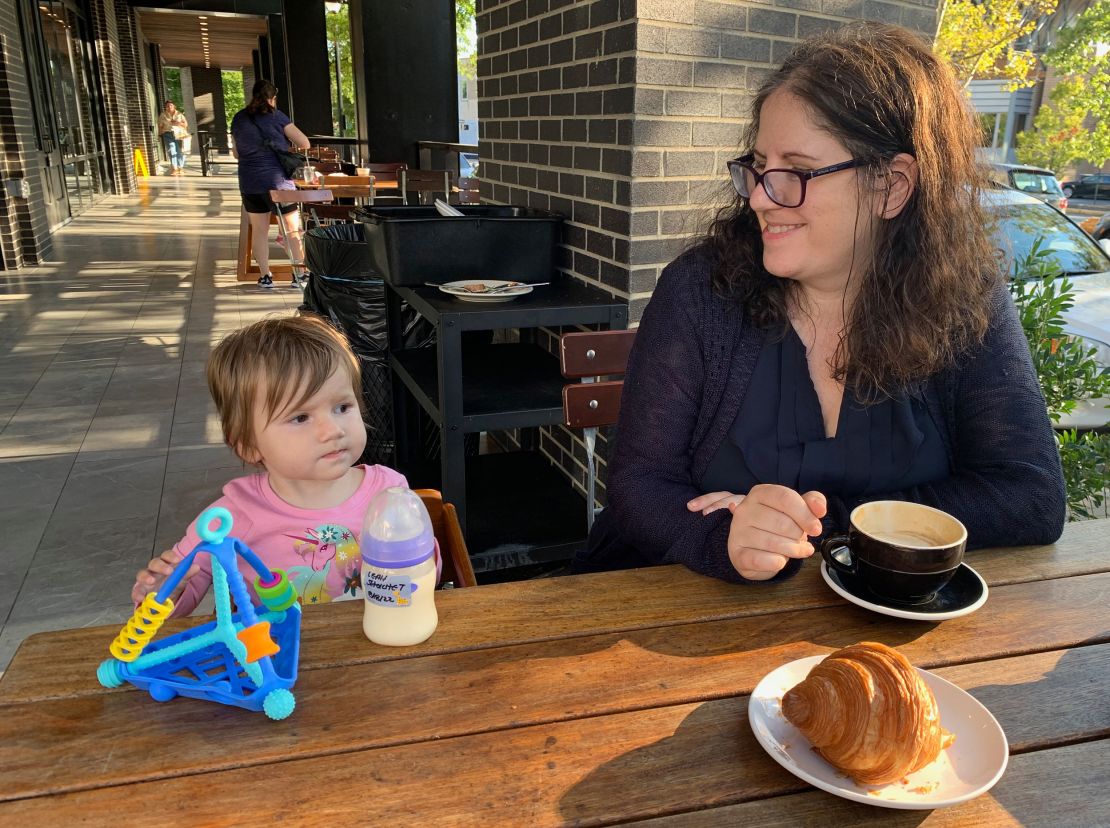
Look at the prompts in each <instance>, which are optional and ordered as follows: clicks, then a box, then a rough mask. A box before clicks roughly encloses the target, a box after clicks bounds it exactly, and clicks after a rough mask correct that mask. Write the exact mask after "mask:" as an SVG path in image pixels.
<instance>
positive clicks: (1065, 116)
mask: <svg viewBox="0 0 1110 828" xmlns="http://www.w3.org/2000/svg"><path fill="white" fill-rule="evenodd" d="M1044 62H1045V63H1046V64H1047V65H1049V66H1051V67H1052V68H1053V69H1054V70H1055V71H1056V72H1057V73H1058V74H1059V75H1062V76H1063V77H1062V80H1061V81H1060V83H1058V84H1057V85H1056V87H1055V88H1054V89H1053V90H1052V92H1051V94H1050V95H1049V100H1048V101H1047V102H1046V103H1045V104H1044V105H1042V107H1041V109H1040V111H1039V112H1038V113H1037V117H1036V120H1035V121H1034V123H1033V129H1032V130H1027V131H1026V132H1023V133H1021V134H1020V135H1019V136H1018V158H1019V159H1021V160H1022V161H1025V162H1027V163H1038V164H1044V165H1045V166H1049V167H1050V168H1051V169H1054V170H1058V169H1060V168H1062V167H1065V166H1067V165H1068V164H1070V163H1071V162H1073V161H1075V160H1077V159H1081V158H1082V159H1086V160H1087V161H1090V162H1091V163H1093V164H1094V165H1095V166H1097V167H1101V166H1102V165H1103V164H1105V163H1106V162H1107V160H1110V118H1108V117H1107V110H1108V108H1110V0H1098V2H1096V3H1093V4H1092V5H1090V6H1088V7H1087V9H1086V10H1084V12H1083V13H1082V14H1080V15H1079V17H1078V18H1077V19H1076V21H1075V24H1074V25H1072V26H1068V27H1067V28H1064V29H1062V30H1061V31H1060V32H1059V33H1058V34H1057V37H1056V42H1055V44H1054V45H1053V46H1052V48H1051V49H1049V50H1048V52H1047V53H1046V54H1045V56H1044ZM1050 161H1051V163H1050Z"/></svg>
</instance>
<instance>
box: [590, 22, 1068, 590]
mask: <svg viewBox="0 0 1110 828" xmlns="http://www.w3.org/2000/svg"><path fill="white" fill-rule="evenodd" d="M977 137H978V136H977V131H976V127H975V125H974V122H973V120H972V118H971V115H970V113H969V112H968V110H967V109H966V107H965V104H964V101H963V98H962V96H961V94H960V91H959V89H958V88H957V86H956V84H955V82H954V80H953V77H952V75H951V73H950V71H949V70H948V68H947V67H946V66H945V65H944V64H942V63H941V62H940V61H938V60H937V59H936V58H935V57H934V56H933V54H932V52H931V51H930V50H929V48H928V46H927V45H926V44H925V43H923V42H922V41H921V40H920V39H918V38H917V37H916V36H915V35H913V34H911V33H910V32H908V31H906V30H904V29H901V28H898V27H893V26H886V25H873V24H853V25H850V26H847V27H844V28H843V29H841V30H839V31H837V32H834V33H830V34H827V35H822V36H819V37H817V38H814V39H812V40H809V41H806V42H804V43H802V44H800V45H799V46H798V47H797V48H796V49H795V50H794V52H793V53H792V54H791V56H790V57H789V58H787V60H786V63H785V64H784V65H783V66H782V68H781V69H779V70H778V71H777V72H776V73H775V74H774V75H772V76H771V77H770V78H768V80H767V81H766V82H765V83H764V85H763V87H762V89H760V91H759V92H758V94H757V96H756V97H755V99H754V101H753V105H752V123H751V126H750V128H749V130H748V132H747V135H746V137H745V146H746V147H747V151H746V152H745V153H744V154H743V155H742V156H741V157H740V158H738V159H736V160H735V161H731V162H729V164H728V166H729V171H730V173H731V175H732V179H733V184H734V186H735V188H736V192H737V198H736V200H735V202H734V203H733V204H732V205H730V206H728V207H726V208H724V209H723V210H721V211H720V212H719V213H718V215H717V218H716V220H715V221H714V222H713V224H712V226H711V228H710V230H709V232H708V234H707V235H706V236H705V237H704V238H703V239H701V240H700V242H699V243H698V244H696V245H695V246H694V247H693V248H692V249H691V250H690V251H688V252H687V253H685V254H683V255H682V256H681V257H679V258H678V259H677V260H676V261H675V262H673V263H671V265H670V266H668V267H667V268H666V270H664V272H663V275H662V277H661V278H660V280H659V284H658V286H657V287H656V290H655V293H654V295H653V296H652V299H651V302H650V303H649V305H648V307H647V309H646V310H645V312H644V317H643V320H642V321H641V325H640V329H639V332H638V334H637V339H636V345H635V348H634V349H633V352H632V354H631V357H630V360H629V368H628V373H627V375H626V380H625V387H624V398H623V403H622V407H621V417H620V421H619V425H618V430H617V439H616V443H615V447H614V451H613V455H612V457H611V460H610V474H609V481H608V497H609V507H608V508H607V509H606V510H605V511H604V512H603V513H602V516H601V517H599V519H598V521H597V523H596V524H595V526H594V530H593V532H592V533H591V535H590V542H589V545H588V549H587V551H586V553H585V554H584V555H583V556H582V557H581V558H580V559H579V560H578V561H576V566H575V568H576V569H577V570H579V571H589V570H593V569H604V568H615V567H622V566H637V565H645V564H657V563H683V564H685V565H686V566H688V567H689V568H691V569H693V570H695V571H697V572H701V573H704V574H707V575H712V576H715V577H718V578H723V579H726V580H731V581H743V580H748V581H756V580H768V579H772V578H776V577H785V576H787V575H789V574H791V573H792V572H794V571H796V569H797V568H798V567H799V566H800V564H801V559H803V558H806V557H809V556H810V555H812V554H813V551H814V547H813V545H812V543H811V540H810V539H811V538H814V537H816V536H819V535H821V534H823V533H824V532H826V531H828V530H830V529H834V528H835V529H843V528H845V527H846V525H847V517H848V514H849V512H850V511H851V509H852V508H854V506H856V505H857V504H859V503H861V502H866V501H871V500H882V499H897V500H912V501H917V502H920V503H925V504H928V505H930V506H934V507H937V508H940V509H943V510H945V511H947V512H949V513H951V514H953V515H955V516H956V517H957V518H959V519H960V520H961V521H963V523H964V525H965V526H966V527H967V529H968V535H969V545H970V546H980V547H982V546H995V545H1017V544H1039V543H1049V542H1051V541H1054V540H1055V539H1056V538H1057V537H1059V535H1060V532H1061V530H1062V526H1063V521H1064V513H1065V497H1064V485H1063V478H1062V473H1061V469H1060V461H1059V455H1058V453H1057V450H1056V444H1055V441H1054V438H1053V435H1052V429H1051V426H1050V424H1049V421H1048V416H1047V413H1046V408H1045V403H1044V398H1043V396H1042V394H1041V391H1040V387H1039V385H1038V383H1037V377H1036V374H1035V372H1034V370H1033V367H1032V363H1031V360H1030V357H1029V350H1028V346H1027V344H1026V341H1025V338H1024V335H1023V333H1022V329H1021V326H1020V324H1019V322H1018V319H1017V315H1016V313H1015V310H1014V307H1013V304H1012V302H1011V301H1010V298H1009V295H1008V292H1007V289H1006V286H1005V284H1004V282H1003V279H1002V277H1001V274H1000V273H999V272H998V270H997V266H996V265H995V258H994V256H993V255H992V250H991V247H990V245H989V243H988V241H987V239H986V236H985V234H984V230H983V228H984V217H983V215H982V213H981V212H980V208H979V201H978V198H979V189H978V185H979V181H980V178H979V176H980V173H979V171H978V168H977V166H976V163H975V147H976V145H977V143H978V142H977Z"/></svg>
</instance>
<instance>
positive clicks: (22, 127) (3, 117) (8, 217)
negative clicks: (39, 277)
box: [0, 0, 52, 270]
mask: <svg viewBox="0 0 1110 828" xmlns="http://www.w3.org/2000/svg"><path fill="white" fill-rule="evenodd" d="M24 54H25V49H24V44H23V38H22V34H21V32H20V27H19V15H18V12H17V10H16V4H15V0H0V172H2V178H3V179H4V180H10V181H16V182H18V181H20V180H22V179H26V180H27V182H28V183H29V184H30V187H31V197H30V198H22V197H21V196H19V195H10V194H9V193H8V191H7V188H6V187H4V186H0V270H14V269H16V268H20V267H23V266H24V265H34V264H39V263H40V262H42V261H43V259H45V258H48V257H49V255H50V252H51V248H52V243H51V238H50V225H49V221H48V219H47V216H46V207H45V203H44V201H43V196H42V186H43V179H42V176H41V174H40V163H39V161H38V155H39V148H38V145H37V143H36V140H35V126H34V112H33V110H32V109H31V97H32V95H31V90H30V89H29V88H28V86H27V66H26V64H25V63H24Z"/></svg>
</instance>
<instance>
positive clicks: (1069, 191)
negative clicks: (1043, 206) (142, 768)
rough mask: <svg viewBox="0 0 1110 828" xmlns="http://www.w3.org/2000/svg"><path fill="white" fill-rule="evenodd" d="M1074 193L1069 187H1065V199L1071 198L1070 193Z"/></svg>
mask: <svg viewBox="0 0 1110 828" xmlns="http://www.w3.org/2000/svg"><path fill="white" fill-rule="evenodd" d="M1074 192H1075V190H1073V189H1072V188H1071V187H1065V188H1064V196H1065V197H1067V198H1071V197H1072V193H1074Z"/></svg>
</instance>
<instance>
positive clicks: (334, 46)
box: [332, 41, 347, 135]
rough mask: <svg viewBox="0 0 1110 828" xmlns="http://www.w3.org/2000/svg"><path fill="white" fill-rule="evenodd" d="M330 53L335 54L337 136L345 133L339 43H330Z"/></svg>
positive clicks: (345, 122) (345, 123) (345, 121)
mask: <svg viewBox="0 0 1110 828" xmlns="http://www.w3.org/2000/svg"><path fill="white" fill-rule="evenodd" d="M332 51H333V52H334V53H335V102H336V108H337V110H338V112H339V134H340V135H345V134H346V132H347V118H346V117H345V116H344V115H343V81H342V77H341V75H340V74H339V41H333V42H332Z"/></svg>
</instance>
